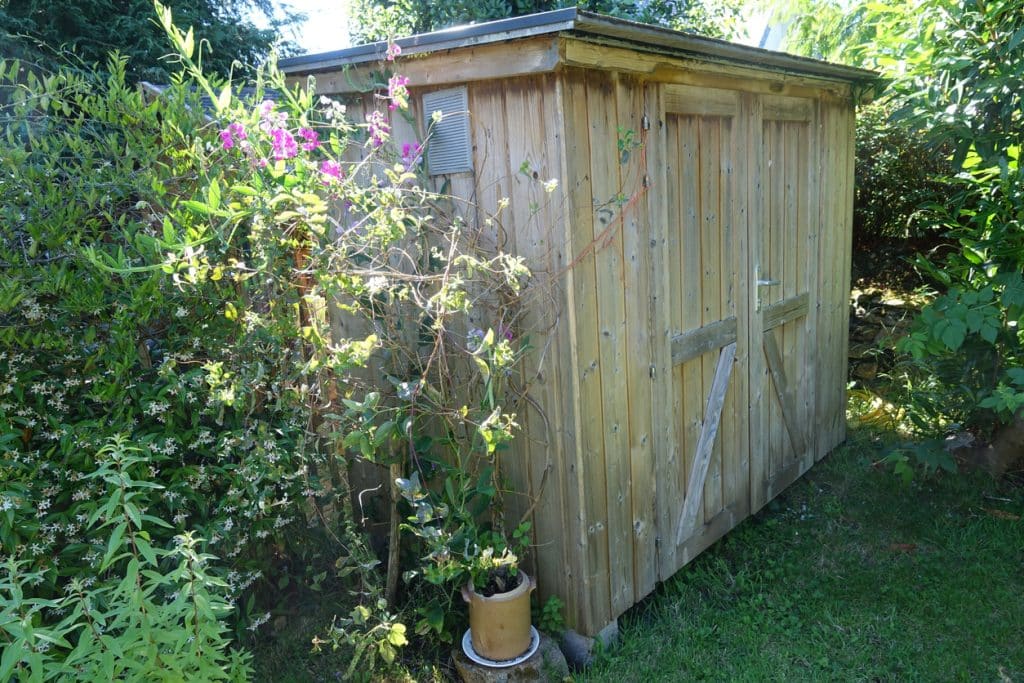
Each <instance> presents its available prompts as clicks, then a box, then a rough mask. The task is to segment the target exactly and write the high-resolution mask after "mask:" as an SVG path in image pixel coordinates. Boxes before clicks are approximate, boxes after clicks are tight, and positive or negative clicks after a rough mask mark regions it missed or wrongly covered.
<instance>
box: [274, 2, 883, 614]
mask: <svg viewBox="0 0 1024 683" xmlns="http://www.w3.org/2000/svg"><path fill="white" fill-rule="evenodd" d="M397 42H398V43H399V45H400V46H401V47H402V62H401V64H400V67H399V70H400V72H401V73H402V74H404V75H406V76H408V77H409V78H410V84H409V87H410V91H411V93H412V106H413V109H414V111H415V112H416V117H415V120H416V122H417V123H416V125H417V126H419V127H420V129H419V130H418V131H417V130H406V129H408V128H409V124H408V123H406V122H405V121H403V120H399V119H398V117H393V125H394V135H395V136H396V138H399V139H400V138H401V136H402V135H407V136H408V137H409V138H411V137H414V136H417V135H420V136H421V135H422V133H423V125H424V119H425V118H429V116H430V112H432V111H434V110H436V109H443V110H444V111H446V112H453V111H467V112H468V115H467V116H463V117H461V119H462V123H461V124H459V123H458V122H459V117H453V118H452V119H451V121H452V122H453V124H452V126H451V127H450V128H446V129H445V130H444V131H439V135H438V136H437V138H435V139H434V140H432V142H431V146H430V149H429V150H428V152H427V164H428V170H429V173H430V174H431V176H433V177H434V182H436V183H438V187H441V186H442V184H443V186H444V187H445V188H446V189H447V191H449V192H451V193H453V194H454V195H456V196H460V197H465V198H467V199H471V200H472V201H473V202H474V203H475V204H476V205H477V206H479V207H480V208H481V209H482V210H483V211H485V212H493V211H496V210H497V208H498V203H499V201H500V200H501V199H502V198H508V200H509V201H510V205H509V207H508V208H507V209H506V210H505V211H504V213H503V220H502V227H503V235H504V239H505V240H506V242H505V248H506V249H508V250H510V251H513V252H514V253H518V254H520V255H523V256H526V257H527V258H528V261H529V264H530V266H531V268H532V269H533V270H534V272H535V274H536V275H537V276H538V277H539V278H542V279H544V280H545V281H546V283H547V284H548V285H549V286H550V288H551V289H550V291H551V292H552V295H551V305H550V306H548V307H545V310H543V311H538V312H536V320H537V322H538V325H537V329H540V330H545V339H535V340H534V341H533V347H534V348H535V349H536V351H535V352H534V353H533V355H532V357H531V358H530V359H529V361H528V362H529V363H530V364H531V367H530V371H531V372H532V373H533V379H534V380H535V381H534V383H533V385H532V390H531V398H532V400H531V401H530V402H529V403H524V404H523V405H521V406H519V411H518V412H519V422H520V424H521V425H523V427H524V431H525V434H524V435H523V436H522V438H520V439H518V440H517V442H518V443H517V446H516V452H515V453H514V454H512V455H511V456H507V457H506V458H505V462H506V463H507V464H508V469H507V471H508V474H509V477H510V478H511V479H512V485H513V487H515V488H516V489H517V490H520V491H522V492H523V493H524V495H523V496H522V497H518V498H513V499H509V500H508V501H507V504H508V505H509V507H510V508H511V512H512V513H513V514H515V515H516V517H517V518H518V516H519V515H520V514H522V513H524V512H527V511H529V506H530V504H531V501H533V500H534V499H536V504H535V507H533V510H532V517H533V521H534V535H535V542H536V544H537V545H536V552H535V558H534V561H535V571H536V574H537V575H538V578H539V584H540V590H541V593H542V597H543V596H545V595H558V596H559V597H560V598H562V600H564V601H565V603H566V611H567V618H568V621H569V624H570V625H571V626H573V627H575V628H576V629H577V630H579V631H581V632H583V633H587V634H596V633H598V632H599V631H600V630H601V629H602V628H604V627H605V626H606V625H608V624H609V623H611V622H612V621H614V620H615V619H616V618H617V617H618V616H619V615H620V614H622V613H623V612H624V611H625V610H627V609H628V608H629V607H631V606H632V605H634V604H635V603H637V602H638V601H639V600H641V599H642V598H643V597H644V596H646V595H647V594H649V593H650V592H651V591H652V590H653V589H654V588H655V585H656V584H657V583H658V582H659V581H663V580H665V579H667V578H668V577H670V576H672V575H673V574H674V573H676V572H677V571H678V570H679V569H680V568H681V567H683V566H684V565H685V564H686V563H687V562H689V561H690V560H692V559H693V558H694V557H695V556H696V555H697V554H698V553H700V552H701V551H702V550H703V549H705V548H706V547H708V546H709V545H710V544H711V543H713V542H714V541H715V540H717V539H719V538H720V537H722V535H724V534H725V533H726V532H728V531H729V530H730V529H731V528H733V527H734V526H735V525H736V524H738V523H739V522H740V521H742V520H743V519H744V518H746V517H747V516H749V515H750V514H752V513H753V512H755V511H757V510H758V509H759V508H761V507H762V506H763V505H764V504H765V503H766V502H767V501H769V500H771V499H772V498H773V497H774V496H775V495H777V494H778V493H779V492H780V491H782V490H783V489H784V488H785V487H787V486H788V485H789V484H790V483H792V482H793V481H794V480H795V479H797V478H798V477H799V476H800V475H802V474H803V473H804V472H805V471H806V470H807V469H808V468H809V467H811V465H812V464H813V463H814V462H815V461H817V460H819V459H820V458H822V457H823V456H825V455H826V454H827V453H828V452H829V451H830V450H831V449H832V448H833V447H835V446H836V445H837V444H839V443H840V442H841V441H842V440H843V439H844V436H845V431H844V430H845V380H846V356H847V315H848V308H847V298H848V293H849V278H850V238H851V229H852V226H851V219H852V201H853V159H854V149H853V144H854V103H855V101H856V99H857V98H858V96H859V95H860V93H861V92H862V91H865V90H866V89H867V88H868V87H869V86H870V85H872V83H873V80H874V74H873V73H871V72H868V71H863V70H859V69H853V68H849V67H845V66H839V65H835V64H829V63H825V62H820V61H815V60H810V59H805V58H800V57H794V56H791V55H786V54H782V53H777V52H771V51H767V50H761V49H757V48H751V47H745V46H740V45H735V44H731V43H728V42H723V41H719V40H713V39H708V38H702V37H697V36H693V35H688V34H685V33H680V32H676V31H671V30H667V29H662V28H657V27H653V26H647V25H643V24H637V23H632V22H628V21H623V20H620V19H613V18H609V17H605V16H600V15H595V14H591V13H587V12H583V11H579V10H576V9H565V10H558V11H554V12H547V13H543V14H536V15H531V16H528V17H520V18H515V19H508V20H503V21H497V22H492V23H487V24H479V25H474V26H468V27H464V28H461V29H455V30H448V31H440V32H436V33H431V34H426V35H421V36H414V37H411V38H406V39H402V40H399V41H397ZM385 47H386V46H385V45H383V44H374V45H368V46H361V47H355V48H351V49H345V50H341V51H338V52H331V53H326V54H319V55H310V56H303V57H297V58H292V59H288V60H282V62H281V66H282V67H283V68H284V70H285V71H286V73H288V74H289V75H290V76H292V77H305V76H307V75H315V77H316V81H317V90H318V92H320V93H323V94H335V95H338V96H346V97H348V101H349V103H350V104H349V106H350V113H351V114H352V115H353V118H355V119H357V120H361V119H362V114H363V113H364V112H363V110H364V109H365V110H369V109H373V108H380V106H381V105H380V104H379V102H374V100H373V95H372V94H360V93H354V92H353V90H354V89H355V86H354V84H356V83H360V82H366V79H365V78H363V77H362V76H365V75H366V74H368V73H370V71H371V70H374V69H377V70H379V69H380V63H381V60H382V59H383V57H384V51H385ZM446 121H448V119H447V118H446ZM456 124H458V125H456ZM403 126H404V128H403ZM442 143H443V144H442ZM549 179H557V180H558V185H557V188H556V189H555V190H554V192H552V193H550V194H545V192H544V188H543V187H541V184H542V182H541V181H547V180H549ZM469 213H472V212H469ZM467 219H468V220H470V221H473V220H476V216H475V215H469V216H467Z"/></svg>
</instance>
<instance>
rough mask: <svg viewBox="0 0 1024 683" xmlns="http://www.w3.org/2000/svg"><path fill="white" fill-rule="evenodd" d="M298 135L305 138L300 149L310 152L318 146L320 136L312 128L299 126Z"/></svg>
mask: <svg viewBox="0 0 1024 683" xmlns="http://www.w3.org/2000/svg"><path fill="white" fill-rule="evenodd" d="M299 137H301V138H302V139H303V140H305V142H303V143H302V149H304V150H306V151H307V152H312V151H313V150H314V149H316V148H317V147H319V146H320V136H319V135H317V132H316V131H315V130H313V129H312V128H299Z"/></svg>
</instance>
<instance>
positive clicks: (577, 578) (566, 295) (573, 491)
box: [540, 76, 586, 624]
mask: <svg viewBox="0 0 1024 683" xmlns="http://www.w3.org/2000/svg"><path fill="white" fill-rule="evenodd" d="M545 80H547V81H549V82H551V83H552V89H551V91H549V93H548V94H547V96H546V98H545V102H546V108H548V109H549V110H551V111H553V124H552V125H551V126H550V127H549V128H548V131H549V135H551V136H552V137H553V142H549V143H548V144H549V145H552V146H553V149H550V150H549V154H551V156H552V158H551V159H550V161H549V163H550V166H551V168H552V169H554V174H555V175H556V177H558V178H559V179H560V180H561V181H562V182H560V183H559V186H558V189H557V191H556V195H555V198H554V199H553V200H552V203H551V204H549V205H547V206H546V207H545V213H546V214H548V217H549V220H550V221H551V226H552V229H553V233H554V234H553V235H552V249H551V250H550V252H551V267H552V280H551V286H552V288H553V289H552V292H553V295H555V296H556V300H557V302H558V304H559V307H560V310H559V314H558V322H557V325H556V327H555V329H554V334H555V344H554V346H553V353H552V356H551V358H550V361H549V367H550V370H549V373H551V375H552V386H553V388H554V391H555V394H556V395H557V399H556V401H555V403H556V407H555V408H553V409H552V410H553V411H554V412H555V414H554V415H553V425H552V431H553V432H554V437H553V438H554V439H557V440H558V442H559V447H560V449H561V452H560V454H559V456H558V459H557V460H556V462H555V466H556V468H557V470H556V472H555V474H556V475H557V476H558V479H557V480H556V481H555V482H553V483H552V484H551V486H552V489H553V490H556V491H557V492H558V496H559V498H560V499H561V504H560V505H558V507H559V510H558V513H559V514H560V516H561V520H562V531H561V534H560V535H556V536H555V537H554V538H555V539H560V540H561V542H560V543H558V545H560V546H561V548H560V551H561V557H562V563H563V565H562V567H559V568H557V570H558V571H559V572H560V575H559V578H560V582H559V583H557V584H555V585H551V586H548V587H546V588H544V590H545V593H546V595H557V596H558V597H560V598H561V599H562V600H563V601H564V602H565V613H566V615H572V617H571V618H572V621H573V623H574V624H575V623H580V622H581V621H582V620H581V619H580V617H579V616H578V615H579V614H580V613H581V612H582V611H583V609H584V607H583V605H582V601H583V599H584V596H585V594H584V592H583V591H581V590H579V587H580V585H581V584H582V578H581V577H582V576H583V575H584V573H585V572H584V568H583V566H582V562H583V558H584V553H583V552H581V549H582V548H583V547H585V534H586V529H585V524H584V519H583V514H582V510H583V501H582V499H581V497H580V482H579V472H580V470H579V468H578V466H577V465H578V461H579V460H578V459H579V457H580V455H581V453H580V448H579V439H580V430H579V423H580V422H579V406H580V400H581V397H580V395H579V393H578V392H577V382H576V372H575V367H576V362H577V358H576V340H575V329H576V316H575V310H576V299H575V282H574V280H575V277H576V273H575V271H574V270H573V269H572V268H570V267H569V262H570V261H571V260H572V258H573V256H572V255H573V253H574V252H575V248H576V244H577V241H576V235H575V234H574V231H575V227H576V215H575V214H574V213H573V212H571V211H566V210H565V207H566V206H570V205H571V189H570V184H569V183H568V180H567V179H568V178H569V177H570V176H571V175H573V176H574V175H575V172H576V170H577V169H576V167H575V166H574V165H572V166H571V165H570V164H571V163H574V162H571V161H570V156H572V157H573V158H574V157H575V152H576V150H575V148H572V149H570V147H569V145H570V144H571V143H572V136H571V135H570V134H569V133H568V130H569V127H570V126H571V125H573V123H574V121H572V120H570V119H571V116H572V112H571V110H570V109H569V108H568V106H567V105H568V102H567V101H566V94H565V82H564V80H563V78H561V76H550V77H548V78H547V79H545ZM585 132H586V131H585V129H584V133H585ZM570 169H572V170H571V171H570ZM549 504H550V501H549ZM552 540H553V539H552ZM540 597H541V600H542V601H543V600H545V599H546V597H545V595H544V594H542V595H541V596H540Z"/></svg>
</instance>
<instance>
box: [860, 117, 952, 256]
mask: <svg viewBox="0 0 1024 683" xmlns="http://www.w3.org/2000/svg"><path fill="white" fill-rule="evenodd" d="M892 114H893V108H892V105H891V104H888V105H887V104H884V103H880V104H872V105H869V106H867V107H863V108H861V109H860V110H858V112H857V162H856V167H855V174H856V185H855V188H856V189H855V195H854V202H853V229H854V239H855V240H856V241H857V243H858V244H860V245H867V244H871V243H872V242H877V241H879V240H899V239H906V238H920V237H926V236H933V237H934V236H936V235H937V234H939V233H941V231H942V230H943V228H942V226H941V225H939V224H937V223H936V222H935V221H934V220H932V216H931V215H930V214H929V210H928V207H930V206H932V205H934V204H936V203H939V202H942V201H944V200H945V199H946V198H947V197H948V195H949V180H948V179H949V178H950V177H951V176H952V175H954V173H955V171H956V169H954V168H953V166H952V164H951V163H950V161H949V154H948V153H947V152H946V151H945V150H944V149H942V148H938V149H936V148H935V147H934V146H933V145H930V144H929V143H928V141H927V140H925V139H924V138H923V137H921V136H920V135H917V134H916V133H915V132H914V131H913V130H911V129H909V128H908V127H907V126H906V125H904V124H902V123H901V122H900V121H899V120H893V119H892Z"/></svg>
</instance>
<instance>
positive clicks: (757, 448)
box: [741, 94, 769, 513]
mask: <svg viewBox="0 0 1024 683" xmlns="http://www.w3.org/2000/svg"><path fill="white" fill-rule="evenodd" d="M741 111H742V114H741V120H742V121H743V124H744V125H745V126H746V130H747V159H746V162H747V183H746V195H745V197H746V202H747V205H748V206H749V207H751V208H750V211H748V214H747V226H748V227H747V234H748V235H749V236H750V243H749V245H748V250H747V251H748V253H749V254H750V258H751V261H752V262H751V263H750V264H749V266H748V271H747V274H748V277H750V296H748V297H747V302H746V305H747V320H748V321H749V328H748V329H749V333H748V335H747V337H746V343H747V344H748V346H747V348H748V350H749V353H748V355H747V362H748V372H747V376H748V377H749V381H750V384H749V392H748V394H749V399H748V407H747V410H748V415H749V434H750V511H751V513H754V512H757V511H758V510H760V509H761V508H762V507H763V506H764V504H765V503H766V502H768V501H767V498H766V497H765V489H764V482H765V481H767V479H768V457H769V450H768V444H767V443H766V438H767V436H768V427H767V425H768V410H767V407H766V405H765V404H767V403H768V402H769V401H768V400H766V399H768V398H769V397H768V396H765V389H766V384H767V382H766V373H767V368H766V367H765V361H764V353H763V352H761V351H760V349H759V347H760V346H761V335H762V333H761V311H760V310H759V308H758V300H759V297H760V292H759V291H757V290H758V289H759V288H758V286H757V283H756V280H755V277H754V276H755V272H756V273H758V275H759V274H760V266H761V265H762V264H763V263H766V262H767V261H766V259H765V256H764V254H765V250H766V246H765V242H766V240H767V235H766V231H767V226H768V220H767V208H768V207H767V205H766V203H765V202H766V199H765V196H764V195H765V191H764V188H763V187H762V184H763V182H764V176H765V173H766V171H765V165H766V159H767V157H768V155H767V152H766V149H767V143H766V141H765V139H764V138H765V135H764V123H763V120H762V107H761V98H760V97H758V96H757V95H753V94H744V96H743V101H742V109H741Z"/></svg>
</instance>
